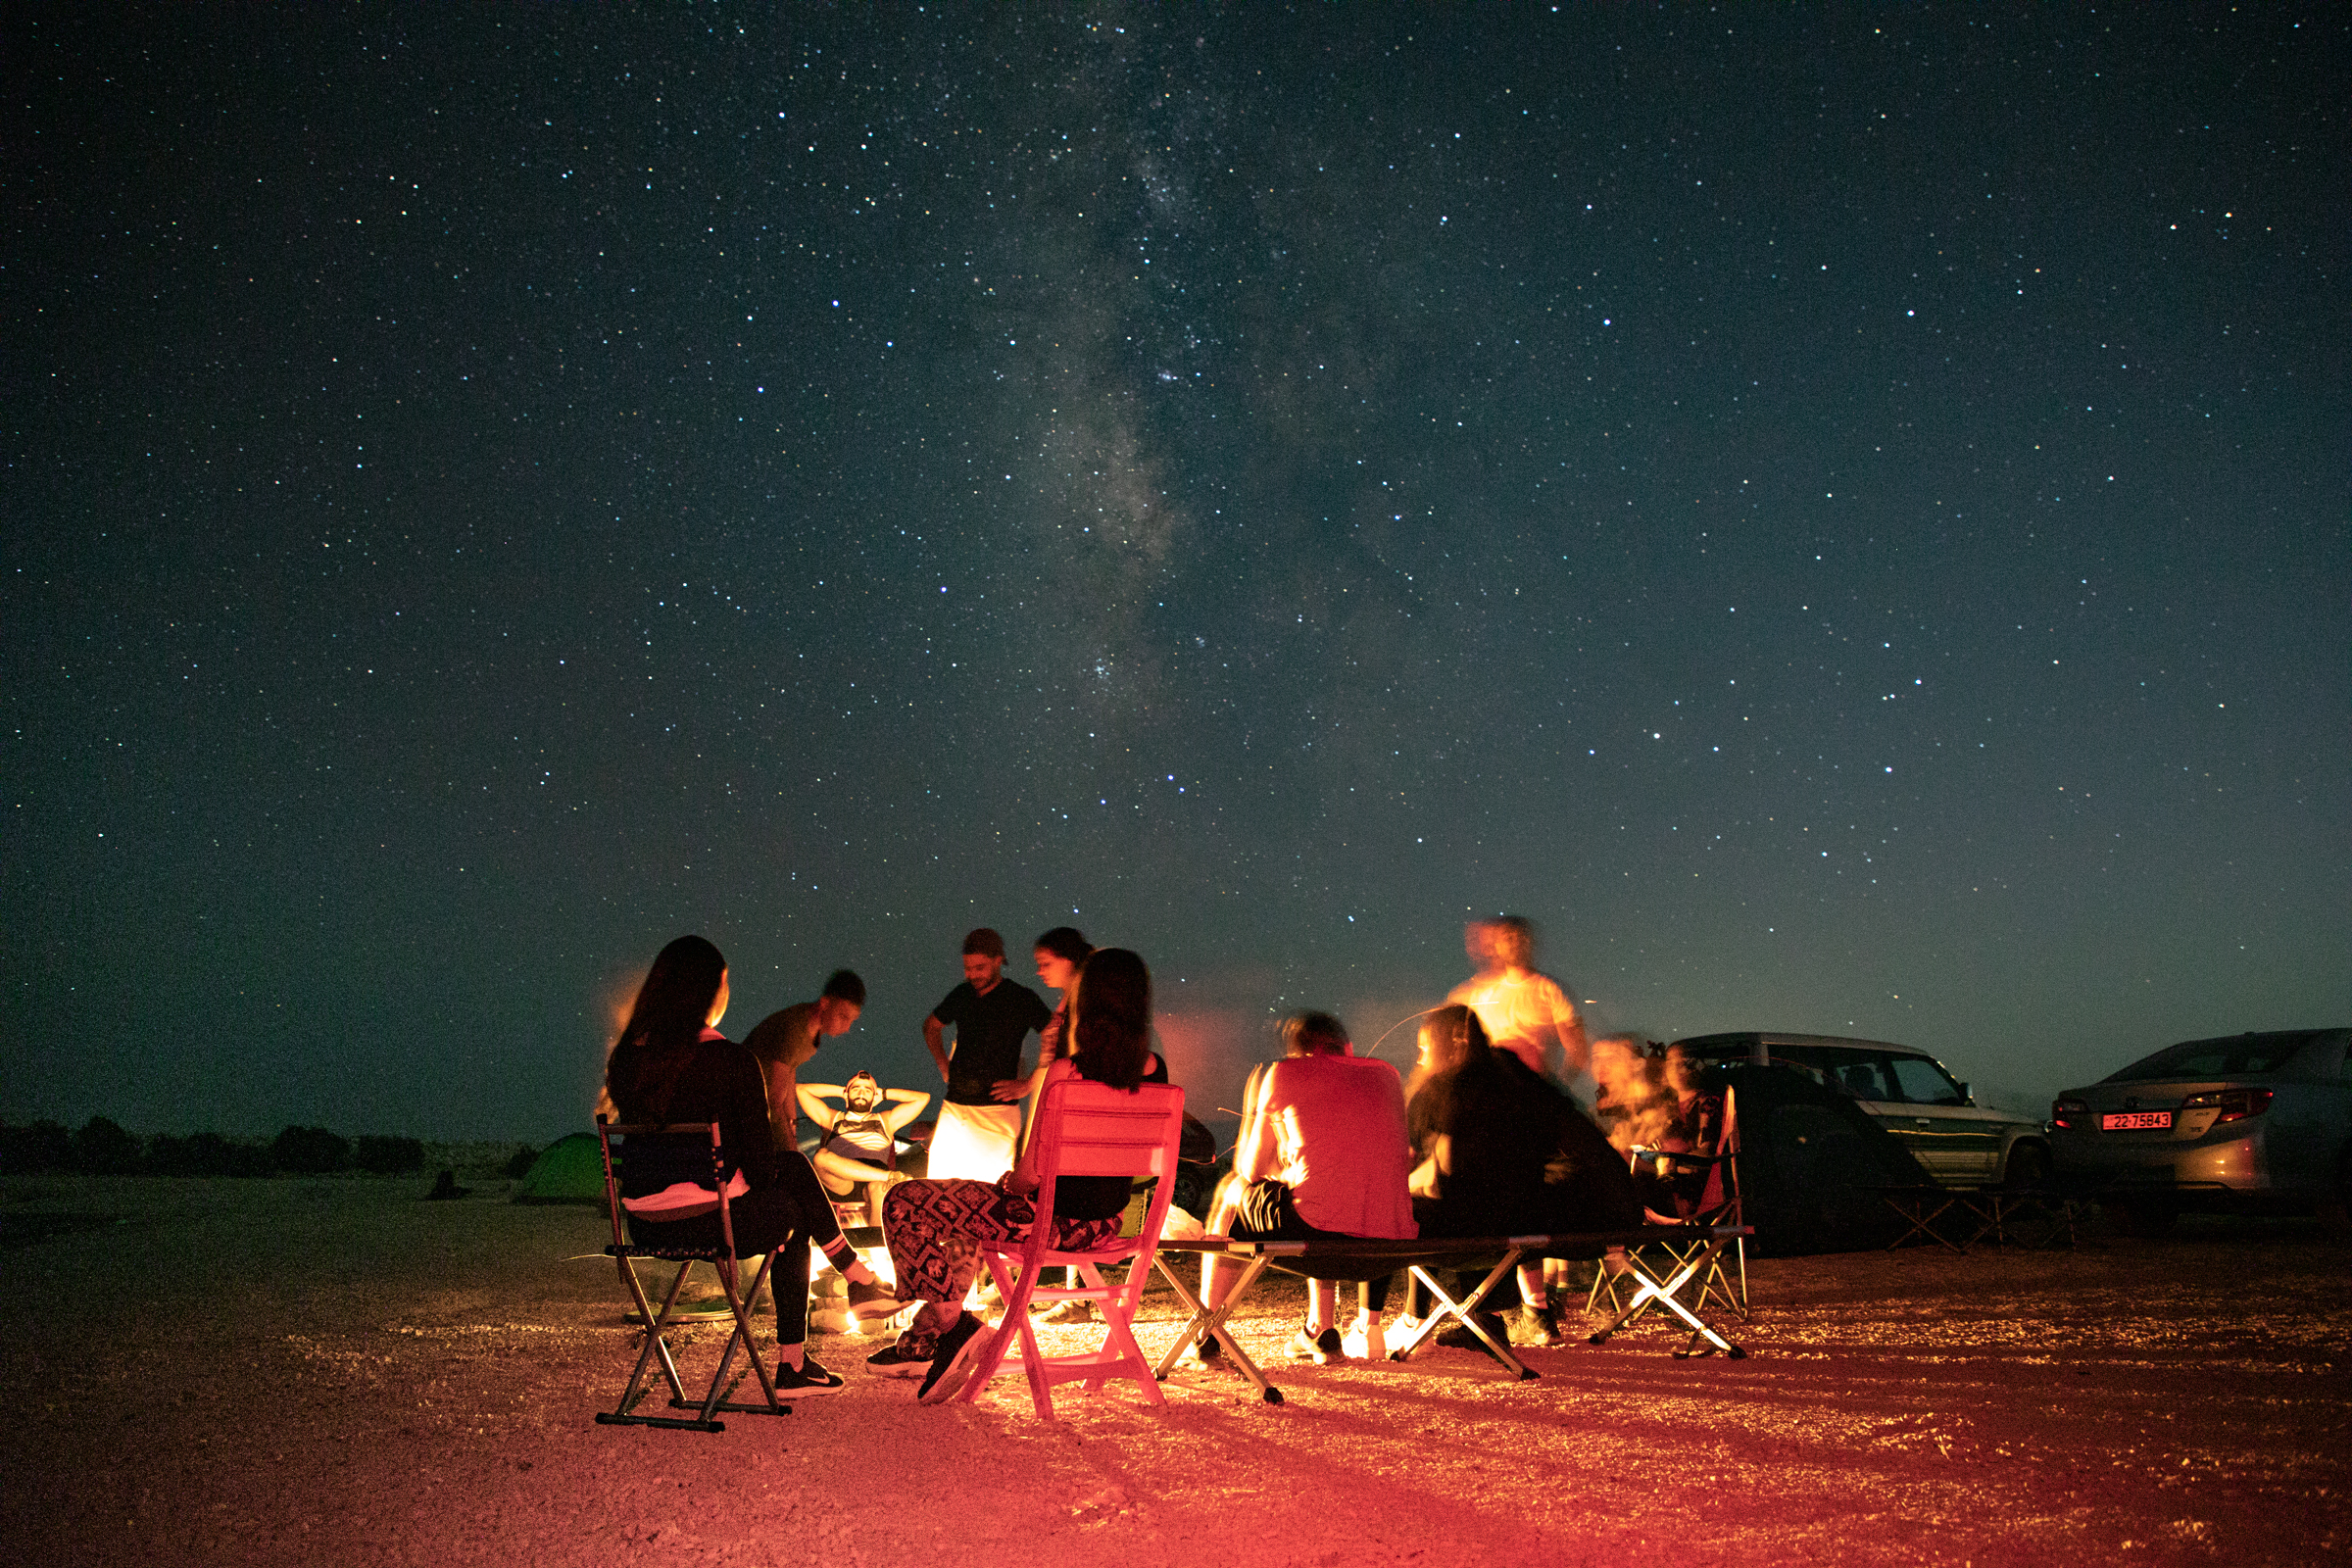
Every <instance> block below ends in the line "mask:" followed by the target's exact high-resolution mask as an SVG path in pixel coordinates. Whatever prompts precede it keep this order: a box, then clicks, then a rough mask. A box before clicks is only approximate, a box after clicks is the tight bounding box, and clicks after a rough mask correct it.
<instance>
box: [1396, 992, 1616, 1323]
mask: <svg viewBox="0 0 2352 1568" xmlns="http://www.w3.org/2000/svg"><path fill="white" fill-rule="evenodd" d="M1410 1092H1411V1097H1412V1098H1411V1102H1410V1103H1409V1104H1408V1105H1407V1107H1406V1110H1405V1120H1406V1124H1407V1126H1408V1128H1409V1129H1410V1132H1411V1137H1412V1143H1413V1159H1414V1170H1413V1181H1412V1190H1413V1215H1414V1217H1415V1218H1416V1219H1417V1220H1418V1221H1419V1222H1420V1226H1421V1234H1422V1235H1424V1236H1527V1235H1542V1234H1546V1233H1550V1234H1558V1233H1565V1232H1575V1231H1595V1230H1615V1229H1621V1228H1623V1227H1625V1226H1629V1225H1636V1224H1639V1223H1641V1206H1640V1204H1639V1203H1638V1202H1636V1201H1635V1200H1634V1196H1633V1181H1632V1178H1631V1176H1630V1175H1628V1173H1627V1172H1626V1169H1625V1163H1624V1161H1623V1160H1622V1159H1621V1158H1619V1157H1617V1156H1616V1154H1615V1152H1613V1151H1612V1150H1611V1149H1610V1148H1609V1145H1608V1141H1607V1140H1606V1139H1605V1138H1603V1137H1602V1136H1601V1134H1600V1131H1599V1129H1597V1128H1595V1127H1594V1126H1593V1124H1592V1123H1591V1122H1590V1121H1588V1120H1586V1118H1585V1115H1584V1112H1582V1111H1581V1110H1579V1109H1578V1108H1577V1106H1576V1103H1575V1102H1573V1101H1571V1100H1570V1099H1569V1098H1568V1097H1567V1096H1566V1095H1563V1094H1561V1093H1560V1092H1559V1091H1558V1090H1557V1089H1555V1088H1554V1087H1552V1085H1551V1084H1550V1082H1549V1081H1547V1080H1546V1079H1544V1078H1542V1077H1539V1076H1538V1075H1537V1074H1536V1073H1535V1072H1534V1071H1533V1070H1531V1069H1530V1068H1529V1067H1528V1066H1527V1065H1526V1063H1525V1062H1524V1061H1523V1060H1522V1059H1521V1058H1520V1057H1519V1056H1518V1054H1515V1053H1513V1052H1510V1051H1506V1050H1504V1049H1503V1048H1502V1047H1500V1046H1496V1045H1491V1044H1490V1043H1489V1041H1488V1039H1487V1033H1486V1029H1485V1028H1484V1026H1483V1025H1482V1024H1481V1022H1480V1019H1479V1015H1478V1013H1477V1012H1476V1011H1475V1010H1474V1009H1472V1008H1471V1007H1469V1006H1467V1005H1462V1004H1459V1003H1454V1004H1449V1005H1446V1006H1443V1007H1439V1008H1437V1009H1435V1010H1434V1011H1433V1012H1431V1013H1430V1015H1429V1016H1428V1017H1427V1018H1426V1019H1425V1020H1423V1022H1422V1025H1421V1056H1420V1062H1419V1064H1418V1065H1417V1066H1416V1067H1415V1068H1414V1070H1413V1077H1412V1083H1411V1085H1410ZM1471 1283H1472V1284H1473V1285H1474V1284H1475V1279H1473V1280H1472V1281H1471ZM1519 1293H1520V1300H1521V1302H1522V1303H1523V1304H1524V1305H1525V1306H1526V1307H1527V1309H1528V1316H1527V1320H1526V1325H1525V1327H1526V1331H1527V1332H1526V1334H1525V1335H1524V1336H1523V1338H1533V1339H1537V1340H1540V1342H1541V1343H1543V1344H1546V1345H1552V1344H1557V1343H1559V1332H1560V1331H1559V1313H1558V1311H1557V1309H1556V1308H1555V1307H1554V1305H1553V1303H1552V1302H1551V1300H1550V1297H1549V1291H1548V1286H1547V1284H1546V1281H1545V1279H1544V1267H1543V1265H1542V1264H1541V1263H1522V1264H1521V1265H1520V1266H1519ZM1416 1294H1418V1293H1416ZM1415 1304H1418V1303H1417V1302H1416V1303H1415ZM1500 1326H1501V1325H1500V1322H1499V1320H1498V1319H1497V1320H1495V1321H1494V1322H1491V1323H1490V1325H1489V1330H1490V1332H1493V1331H1495V1329H1498V1328H1499V1327H1500ZM1457 1332H1459V1331H1457ZM1440 1343H1441V1344H1444V1343H1447V1342H1446V1339H1445V1338H1444V1337H1443V1336H1441V1339H1440ZM1471 1343H1473V1344H1475V1343H1476V1342H1475V1340H1473V1341H1472V1342H1471Z"/></svg>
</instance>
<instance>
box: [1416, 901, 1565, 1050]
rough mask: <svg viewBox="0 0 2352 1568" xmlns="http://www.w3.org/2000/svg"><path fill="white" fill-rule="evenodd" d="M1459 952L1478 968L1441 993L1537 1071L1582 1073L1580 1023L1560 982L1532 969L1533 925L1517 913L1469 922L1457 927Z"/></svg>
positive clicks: (1492, 1038) (1496, 1043) (1502, 1047)
mask: <svg viewBox="0 0 2352 1568" xmlns="http://www.w3.org/2000/svg"><path fill="white" fill-rule="evenodd" d="M1462 947H1463V951H1464V952H1466V953H1467V954H1468V955H1469V957H1470V961H1471V963H1472V964H1473V965H1474V966H1476V968H1477V970H1478V972H1477V973H1476V974H1474V975H1472V976H1471V977H1470V978H1469V979H1467V980H1465V981H1463V982H1462V983H1461V984H1460V985H1458V986H1455V987H1454V988H1453V989H1452V990H1451V991H1449V992H1447V993H1446V1001H1447V1002H1454V1003H1461V1004H1463V1005H1467V1006H1469V1007H1471V1008H1472V1009H1474V1010H1475V1011H1476V1012H1477V1013H1478V1021H1479V1023H1480V1024H1481V1025H1482V1026H1484V1028H1485V1029H1486V1031H1487V1039H1488V1040H1489V1041H1491V1042H1492V1043H1493V1044H1494V1047H1495V1050H1497V1051H1507V1052H1509V1053H1511V1054H1513V1055H1515V1056H1517V1057H1518V1058H1519V1059H1520V1060H1521V1061H1523V1062H1525V1063H1526V1064H1527V1066H1528V1069H1529V1070H1530V1071H1532V1072H1535V1073H1538V1074H1545V1075H1548V1074H1550V1073H1551V1072H1553V1071H1554V1070H1555V1069H1554V1065H1553V1062H1552V1059H1551V1054H1552V1047H1553V1046H1554V1045H1555V1044H1556V1045H1557V1046H1558V1047H1559V1054H1560V1055H1559V1062H1558V1066H1557V1068H1556V1070H1557V1071H1558V1072H1559V1073H1560V1074H1561V1075H1562V1077H1563V1078H1564V1080H1565V1081H1567V1082H1570V1083H1573V1082H1575V1081H1576V1079H1577V1078H1578V1077H1579V1076H1580V1075H1581V1074H1582V1073H1583V1072H1584V1071H1585V1065H1586V1061H1585V1057H1586V1052H1585V1025H1584V1020H1583V1019H1582V1018H1581V1017H1580V1016H1579V1015H1578V1013H1577V1010H1576V1004H1575V1003H1574V1002H1573V1001H1571V1000H1570V999H1569V996H1568V993H1567V992H1565V991H1563V990H1562V989H1560V983H1559V982H1558V981H1557V980H1554V979H1552V978H1551V977H1550V976H1549V975H1546V974H1540V973H1538V972H1537V971H1536V969H1535V968H1534V964H1535V961H1536V927H1535V923H1534V922H1533V921H1531V920H1528V919H1526V918H1525V917H1523V916H1521V915H1516V914H1505V915H1501V916H1498V917H1496V918H1495V919H1493V920H1473V921H1471V922H1470V923H1469V924H1468V925H1467V926H1465V927H1464V928H1463V930H1462Z"/></svg>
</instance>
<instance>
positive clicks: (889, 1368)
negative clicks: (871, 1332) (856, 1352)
mask: <svg viewBox="0 0 2352 1568" xmlns="http://www.w3.org/2000/svg"><path fill="white" fill-rule="evenodd" d="M938 1350H939V1340H938V1337H937V1336H935V1335H930V1334H917V1333H915V1332H914V1330H912V1329H908V1330H907V1332H906V1333H904V1334H902V1335H900V1336H899V1337H898V1339H897V1340H896V1341H894V1342H892V1343H891V1344H889V1345H886V1346H884V1347H883V1348H881V1349H879V1350H876V1351H875V1352H874V1353H873V1354H871V1355H869V1356H867V1357H866V1358H865V1364H866V1367H867V1369H868V1370H869V1371H873V1372H878V1373H880V1374H881V1375H882V1376H884V1377H886V1378H919V1377H921V1376H922V1375H923V1374H924V1373H925V1372H928V1371H929V1370H930V1369H931V1357H932V1356H933V1355H935V1354H937V1353H938Z"/></svg>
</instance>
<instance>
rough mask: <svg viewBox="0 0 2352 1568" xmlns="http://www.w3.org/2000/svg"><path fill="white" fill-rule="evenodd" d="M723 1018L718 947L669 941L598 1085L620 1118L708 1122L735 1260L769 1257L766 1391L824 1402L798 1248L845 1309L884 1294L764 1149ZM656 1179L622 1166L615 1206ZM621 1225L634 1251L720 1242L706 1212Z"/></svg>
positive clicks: (636, 1215)
mask: <svg viewBox="0 0 2352 1568" xmlns="http://www.w3.org/2000/svg"><path fill="white" fill-rule="evenodd" d="M726 1011H727V961H726V959H725V958H724V957H722V956H720V954H719V951H718V949H717V948H715V947H713V946H711V943H709V942H708V941H706V940H704V939H703V938H701V937H680V938H678V939H677V940H676V941H675V942H672V943H670V944H669V946H667V947H665V948H663V949H662V953H661V956H658V957H656V958H655V959H654V966H653V968H652V969H650V970H648V971H647V973H646V977H645V983H644V984H643V985H642V986H640V987H639V988H638V991H637V1000H636V1003H635V1005H632V1006H631V1007H630V1009H629V1017H628V1021H627V1022H626V1023H624V1024H622V1025H621V1030H620V1038H619V1040H618V1041H616V1042H615V1043H614V1045H613V1054H612V1057H611V1059H610V1060H609V1061H608V1062H607V1063H606V1067H605V1085H606V1089H607V1092H608V1093H610V1094H611V1096H612V1098H613V1106H614V1108H615V1109H616V1110H617V1111H618V1113H619V1116H620V1119H621V1120H622V1121H624V1122H638V1123H664V1122H696V1121H702V1122H710V1121H715V1122H717V1123H718V1124H719V1137H720V1140H721V1152H722V1154H723V1155H724V1157H725V1159H726V1161H727V1163H728V1166H729V1170H728V1172H727V1179H728V1205H729V1210H730V1213H731V1215H732V1218H733V1222H734V1231H735V1251H736V1255H737V1256H738V1257H757V1256H759V1255H760V1254H761V1253H763V1252H765V1253H771V1254H772V1255H773V1257H774V1263H773V1264H772V1266H771V1268H770V1272H769V1281H770V1289H771V1291H772V1293H773V1296H774V1300H775V1307H776V1354H777V1362H778V1365H777V1368H776V1378H775V1385H776V1393H777V1395H778V1396H779V1397H784V1398H791V1397H796V1396H798V1397H809V1396H812V1395H820V1394H831V1393H833V1392H835V1391H836V1390H838V1389H839V1388H840V1387H841V1379H840V1378H839V1377H837V1376H835V1375H834V1374H833V1373H831V1372H829V1371H827V1370H826V1369H825V1368H824V1367H822V1366H820V1365H818V1364H817V1362H816V1359H815V1357H813V1356H811V1355H809V1353H808V1349H807V1345H806V1342H807V1340H808V1337H809V1335H808V1331H809V1247H810V1245H811V1244H813V1245H814V1246H816V1247H817V1248H819V1249H821V1250H823V1252H824V1254H825V1256H826V1257H827V1258H829V1259H831V1260H832V1262H833V1265H834V1266H835V1267H836V1268H838V1269H840V1270H841V1272H842V1274H843V1275H844V1277H846V1278H847V1279H848V1280H849V1281H850V1282H851V1297H852V1299H853V1300H854V1301H855V1300H859V1299H868V1300H870V1299H882V1298H885V1297H887V1296H888V1295H889V1294H890V1293H889V1292H887V1291H885V1290H883V1289H882V1288H881V1286H880V1285H879V1284H878V1283H877V1282H876V1280H875V1279H874V1276H873V1272H872V1271H871V1270H870V1269H868V1268H867V1267H866V1266H865V1265H864V1264H863V1263H860V1262H859V1261H858V1255H857V1253H855V1252H853V1251H852V1250H850V1244H849V1243H848V1242H847V1241H845V1240H843V1238H842V1234H841V1227H840V1226H839V1225H837V1224H835V1223H834V1220H833V1205H832V1204H831V1203H830V1202H829V1201H826V1199H825V1192H824V1188H823V1187H822V1186H821V1185H819V1184H818V1182H817V1179H816V1172H815V1171H814V1170H812V1169H810V1168H809V1161H808V1160H806V1159H804V1158H802V1157H801V1155H800V1153H799V1152H798V1151H796V1150H793V1149H791V1148H790V1147H785V1148H781V1149H779V1148H778V1147H777V1146H776V1142H775V1139H774V1137H773V1136H772V1135H771V1133H770V1131H769V1128H768V1105H767V1095H766V1092H765V1088H764V1085H763V1082H762V1078H761V1073H760V1063H759V1061H758V1059H757V1058H755V1057H754V1056H753V1055H752V1054H751V1052H750V1051H748V1050H747V1049H745V1048H744V1047H742V1046H740V1045H737V1044H736V1043H735V1042H734V1041H731V1040H729V1039H728V1038H727V1037H726V1036H724V1035H722V1034H720V1033H719V1032H718V1020H719V1019H720V1018H722V1017H724V1016H725V1015H726ZM624 1148H625V1146H624ZM705 1169H706V1170H707V1169H708V1167H707V1166H706V1167H705ZM667 1174H670V1173H669V1172H666V1171H663V1170H662V1169H660V1168H658V1166H657V1163H656V1162H655V1161H653V1160H650V1159H626V1160H624V1161H623V1163H622V1167H621V1202H622V1206H623V1207H624V1208H628V1207H629V1206H630V1200H632V1199H635V1200H648V1199H653V1198H654V1197H655V1196H656V1195H657V1194H659V1193H662V1192H663V1191H664V1190H665V1189H666V1188H667V1187H668V1186H669V1185H671V1184H667V1183H664V1182H662V1176H664V1175H667ZM738 1177H740V1178H741V1182H742V1190H741V1196H740V1197H739V1196H737V1184H736V1180H735V1179H736V1178H738ZM696 1185H700V1183H699V1182H698V1183H696ZM628 1224H629V1237H630V1240H631V1241H632V1242H634V1243H636V1244H637V1245H639V1246H641V1247H711V1246H714V1245H716V1244H717V1243H718V1242H719V1240H720V1238H721V1235H722V1232H721V1230H720V1228H719V1220H718V1215H717V1213H716V1212H715V1211H711V1212H708V1213H702V1214H696V1215H693V1216H691V1217H688V1218H684V1219H661V1218H658V1217H656V1215H655V1214H654V1213H651V1212H641V1211H639V1210H637V1209H633V1208H632V1209H631V1210H630V1213H629V1216H628Z"/></svg>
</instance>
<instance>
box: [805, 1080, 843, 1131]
mask: <svg viewBox="0 0 2352 1568" xmlns="http://www.w3.org/2000/svg"><path fill="white" fill-rule="evenodd" d="M840 1093H841V1085H839V1084H802V1085H801V1086H800V1102H801V1114H802V1115H804V1116H806V1117H808V1118H809V1120H810V1121H812V1122H814V1123H816V1125H817V1127H818V1128H819V1129H820V1130H821V1131H824V1132H831V1131H832V1130H833V1117H834V1115H835V1114H836V1112H835V1111H834V1109H833V1107H832V1106H831V1105H828V1104H826V1103H825V1097H826V1096H827V1095H839V1094H840Z"/></svg>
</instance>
